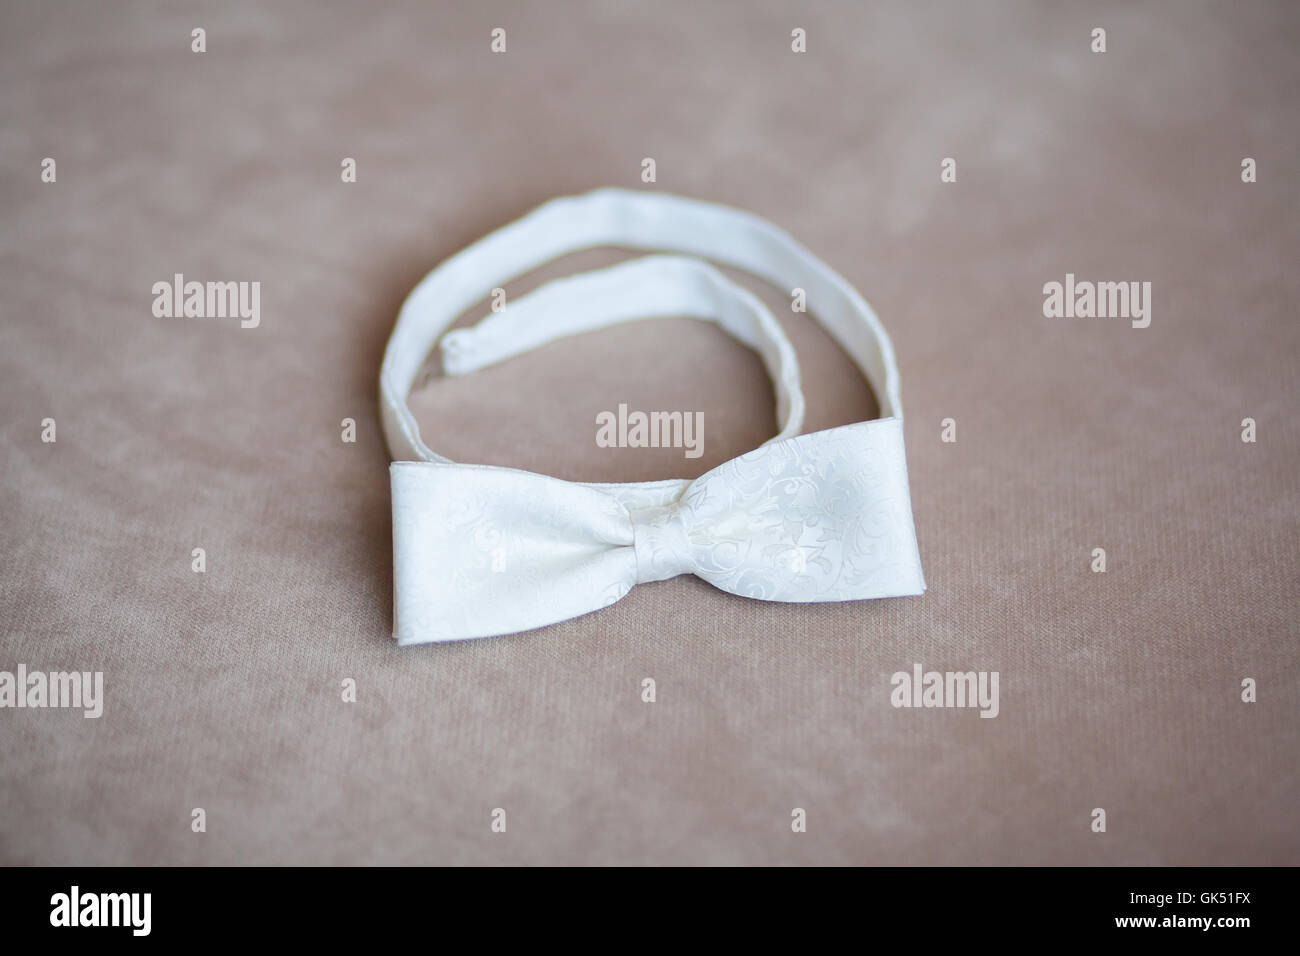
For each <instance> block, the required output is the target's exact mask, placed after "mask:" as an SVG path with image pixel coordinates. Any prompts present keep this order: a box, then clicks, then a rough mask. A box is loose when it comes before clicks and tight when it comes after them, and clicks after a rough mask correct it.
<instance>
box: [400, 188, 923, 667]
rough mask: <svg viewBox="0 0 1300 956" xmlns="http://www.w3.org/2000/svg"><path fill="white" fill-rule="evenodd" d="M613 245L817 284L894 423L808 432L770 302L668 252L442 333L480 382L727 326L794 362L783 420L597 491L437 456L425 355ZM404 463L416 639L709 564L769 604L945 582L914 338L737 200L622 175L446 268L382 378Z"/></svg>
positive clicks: (777, 380)
mask: <svg viewBox="0 0 1300 956" xmlns="http://www.w3.org/2000/svg"><path fill="white" fill-rule="evenodd" d="M597 246H620V247H627V248H635V249H658V250H676V251H678V252H681V253H686V254H687V255H688V256H697V257H701V258H710V259H714V260H716V261H718V262H720V263H723V264H725V265H728V266H731V267H734V268H738V269H741V270H744V271H746V272H750V273H752V274H754V275H757V276H759V277H760V278H763V279H766V280H768V281H769V282H772V283H773V284H775V285H776V286H778V287H779V288H781V290H782V291H784V292H791V291H792V290H794V289H796V288H801V289H803V290H804V291H805V294H806V300H807V304H808V307H809V309H810V311H812V312H813V313H814V315H816V317H817V318H818V319H819V320H820V321H821V323H822V324H823V325H824V326H826V328H827V329H828V330H829V331H830V332H831V333H832V335H834V336H835V338H836V339H837V341H838V342H839V343H840V344H841V345H842V346H843V347H844V349H845V350H846V351H847V352H848V353H849V354H850V355H851V356H852V357H853V359H854V360H855V361H856V362H857V364H858V365H859V367H860V368H861V369H862V371H863V372H864V374H865V375H866V376H867V379H868V381H869V382H870V383H871V384H872V386H873V388H874V389H875V391H876V394H877V397H878V399H879V402H880V406H881V415H882V417H881V418H880V419H877V420H874V421H868V422H859V423H857V424H853V425H845V426H842V427H839V428H832V429H828V430H826V431H821V432H814V433H811V434H805V435H800V434H798V431H799V429H800V427H801V426H802V424H803V412H804V400H803V394H802V392H801V390H800V386H799V370H798V364H797V361H796V358H795V355H794V350H793V348H792V347H791V345H790V342H789V340H788V339H787V338H786V336H785V334H784V332H783V331H782V330H781V327H780V325H779V324H778V323H777V322H776V320H775V319H774V318H773V317H772V315H771V314H770V313H769V312H768V311H767V309H766V307H765V306H763V304H762V303H761V302H760V301H759V300H758V299H757V298H755V297H754V296H753V295H752V294H750V293H749V292H748V291H746V290H745V289H743V288H741V287H740V286H738V285H736V284H735V283H733V282H732V281H731V280H729V279H728V278H726V277H725V276H724V275H723V274H722V273H720V272H718V271H717V270H715V269H713V268H712V267H710V266H709V265H707V264H706V263H704V262H702V261H700V259H699V258H687V257H685V256H676V255H650V256H645V257H643V258H640V259H634V260H631V261H629V262H625V263H622V264H620V265H616V266H613V267H610V268H607V269H598V270H595V271H592V272H586V273H582V274H580V275H577V276H573V277H570V278H565V279H558V280H555V281H553V282H549V283H547V284H545V285H543V286H541V287H539V288H538V289H536V290H535V291H533V292H531V293H530V294H528V295H525V296H522V297H521V298H519V299H516V300H514V301H512V302H511V303H510V304H509V305H508V306H507V307H506V308H505V309H504V310H502V311H500V312H495V313H492V314H490V315H489V316H488V317H487V318H485V319H483V320H482V321H481V322H480V323H479V324H478V325H476V326H474V327H471V328H466V329H457V330H455V331H452V332H448V333H447V334H446V335H444V336H442V340H441V343H440V344H441V347H442V361H443V371H444V373H445V374H448V375H462V374H465V373H468V372H472V371H475V370H477V369H480V368H483V367H485V366H488V365H491V364H493V363H495V362H499V361H502V360H503V359H506V358H508V357H511V356H513V355H517V354H519V353H520V352H523V351H526V350H528V349H530V348H534V347H536V346H538V345H541V344H543V343H545V342H549V341H552V340H554V339H557V338H560V337H562V336H566V335H573V334H576V333H579V332H583V331H588V330H591V329H595V328H599V327H601V326H604V325H609V324H613V323H616V322H625V321H631V320H634V319H640V318H652V317H655V316H664V315H689V316H694V317H697V318H701V319H706V320H709V321H715V322H717V323H718V324H719V325H721V326H722V328H723V329H725V330H726V331H727V332H729V333H730V334H732V335H734V336H736V337H737V338H738V339H740V340H741V341H742V342H744V343H745V344H747V345H749V346H750V347H752V348H754V349H756V350H757V351H758V352H759V353H760V355H761V356H762V358H763V361H764V364H765V365H766V367H767V369H768V371H769V373H770V374H771V375H772V378H773V381H774V384H775V387H776V394H777V417H778V419H779V420H780V421H781V430H780V431H779V432H778V433H777V435H775V436H774V437H773V438H771V439H769V440H768V441H767V442H765V443H764V444H763V445H761V446H760V447H759V448H757V449H755V450H754V451H752V452H749V453H748V454H745V455H741V456H740V457H739V458H736V459H733V460H732V461H729V462H726V463H725V464H723V465H720V466H719V467H717V468H714V469H713V470H712V471H710V472H708V473H706V474H704V475H702V476H701V477H699V478H697V479H695V480H694V481H689V480H685V479H670V480H667V481H652V482H639V483H633V484H592V483H580V482H570V481H562V480H560V479H558V478H550V477H547V476H544V475H538V474H533V473H531V472H526V471H519V470H516V469H513V468H498V467H491V466H485V465H469V464H457V463H455V462H452V461H449V460H447V459H446V458H443V457H441V456H439V455H437V454H434V452H432V451H430V450H429V448H428V447H427V446H425V444H424V443H423V441H421V439H420V433H419V427H418V426H417V424H416V422H415V419H414V417H413V416H412V415H411V412H410V409H409V408H408V407H407V404H406V396H407V394H409V392H410V390H411V386H412V385H413V384H414V382H415V379H416V376H417V375H418V373H419V370H420V367H421V365H422V364H423V362H424V358H425V356H426V355H427V354H428V352H429V351H430V350H431V349H432V347H433V345H434V343H435V342H436V341H437V340H438V337H439V335H440V334H441V333H442V332H443V330H444V329H446V327H447V326H448V325H450V324H451V323H452V322H453V321H455V319H456V317H457V316H458V315H459V314H460V313H462V312H463V311H465V309H467V308H469V307H470V306H471V305H473V304H474V303H475V302H478V301H480V300H481V299H482V298H483V297H484V296H485V295H486V294H487V293H488V291H489V290H491V289H492V288H494V287H497V286H501V285H503V284H504V283H506V282H508V281H509V280H511V279H513V278H515V277H517V276H519V275H521V274H523V273H525V272H528V271H531V270H532V269H534V268H536V267H538V266H540V265H542V264H544V263H546V262H548V261H550V260H551V259H554V258H557V257H558V256H562V255H565V254H567V253H570V252H575V251H578V250H581V249H588V248H593V247H597ZM380 405H381V408H382V413H383V424H384V433H385V436H386V437H387V440H388V446H389V450H390V451H391V453H392V455H393V457H394V459H410V458H414V459H416V460H414V461H411V460H395V461H394V462H393V464H392V466H391V468H390V471H391V480H392V492H393V591H394V614H393V619H394V621H393V623H394V633H395V636H396V638H397V641H398V643H399V644H402V645H406V644H423V643H427V642H430V641H451V640H462V639H465V638H475V637H491V636H494V635H499V634H511V633H515V632H518V631H526V630H530V629H532V628H537V627H542V626H544V625H547V624H553V623H555V622H557V621H563V620H567V619H569V618H572V617H576V616H578V615H580V614H585V613H587V612H589V611H594V610H597V609H598V608H601V607H605V606H607V605H609V604H612V603H614V602H615V601H617V600H618V599H619V598H621V597H623V595H625V594H627V592H628V591H630V590H631V589H632V587H633V586H634V585H636V584H640V583H645V582H648V581H661V580H664V579H666V578H670V577H674V576H676V575H678V574H695V575H698V576H699V577H701V578H703V579H704V580H706V581H708V582H709V583H710V584H713V585H714V586H715V587H718V588H721V589H722V590H724V591H730V592H732V593H733V594H739V595H743V596H746V597H752V598H760V599H763V600H768V601H791V602H809V601H852V600H861V599H866V598H879V597H895V596H902V595H913V594H920V593H922V592H923V591H924V590H925V581H924V578H923V577H922V574H921V561H920V555H919V553H918V551H917V544H916V532H915V530H914V527H913V523H912V507H911V501H910V497H909V493H908V482H907V461H906V457H905V455H904V450H903V418H902V403H901V400H900V397H899V382H898V370H897V367H896V364H895V361H894V353H893V348H892V346H891V345H890V342H889V338H888V336H887V335H886V334H885V331H884V329H883V328H882V327H881V325H880V321H879V320H878V319H877V318H876V316H875V313H874V312H872V310H871V307H870V306H869V305H867V303H866V302H865V301H864V300H863V299H862V297H861V296H860V295H858V293H857V292H856V291H854V289H853V288H852V287H851V286H850V285H849V284H848V283H847V282H845V281H844V279H842V278H841V277H840V276H839V275H837V274H836V273H834V272H832V271H831V270H830V269H829V268H828V267H827V266H826V265H825V264H823V263H822V262H821V261H819V260H818V259H817V258H816V257H815V256H813V255H812V253H810V252H808V251H807V250H806V249H804V248H803V247H802V246H800V245H799V244H798V243H796V242H795V241H794V240H793V239H791V238H790V237H789V236H787V235H786V234H785V233H783V232H782V231H780V230H779V229H777V228H776V227H775V226H773V225H772V224H770V223H768V222H766V221H765V220H762V219H759V218H758V217H756V216H752V215H749V214H748V213H744V212H740V211H738V210H735V209H730V208H727V207H724V206H717V205H712V204H709V203H703V202H699V201H696V200H691V199H683V198H679V197H673V196H665V195H662V194H654V193H634V192H627V191H623V190H616V189H602V190H597V191H595V192H592V193H588V194H586V195H584V196H575V197H568V198H563V199H556V200H552V201H551V202H548V203H546V204H545V205H543V206H541V207H539V208H538V209H536V210H534V211H533V212H532V213H530V214H528V215H527V216H525V217H524V218H522V219H520V220H518V221H517V222H514V223H512V224H510V225H508V226H506V227H504V228H502V229H500V230H498V231H496V232H494V233H492V234H491V235H489V236H487V237H485V238H483V239H481V240H479V241H478V242H476V243H475V244H473V245H472V246H470V247H469V248H467V249H465V250H463V251H462V252H460V253H458V254H456V255H454V256H452V257H451V258H450V259H448V260H447V261H446V262H444V263H443V264H442V265H440V266H438V268H436V269H434V270H433V272H431V273H429V275H428V276H426V277H425V278H424V279H423V280H422V281H421V282H420V284H419V285H418V286H416V288H415V289H414V291H412V293H411V294H410V296H408V298H407V300H406V302H405V303H404V304H403V306H402V310H401V313H400V314H399V315H398V319H397V325H396V327H395V328H394V330H393V334H392V337H391V339H390V340H389V343H388V348H387V350H386V352H385V354H384V364H383V369H382V372H381V374H380Z"/></svg>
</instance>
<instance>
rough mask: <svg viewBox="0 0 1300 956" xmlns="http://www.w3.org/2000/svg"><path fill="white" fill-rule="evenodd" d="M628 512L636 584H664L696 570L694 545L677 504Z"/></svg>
mask: <svg viewBox="0 0 1300 956" xmlns="http://www.w3.org/2000/svg"><path fill="white" fill-rule="evenodd" d="M629 513H630V515H631V517H632V546H633V548H634V549H635V551H636V582H637V584H645V583H647V582H649V581H665V580H667V579H668V578H675V577H677V575H679V574H689V573H690V572H691V571H693V570H694V569H695V558H694V546H693V545H692V544H691V539H690V536H689V535H688V534H687V533H686V522H685V521H683V520H682V514H681V512H680V510H678V508H677V506H676V505H667V506H664V507H659V508H638V509H636V510H633V511H631V512H629Z"/></svg>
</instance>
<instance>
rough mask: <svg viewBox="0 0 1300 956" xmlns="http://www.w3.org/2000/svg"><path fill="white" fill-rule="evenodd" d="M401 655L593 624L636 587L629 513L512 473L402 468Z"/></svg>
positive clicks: (404, 464)
mask: <svg viewBox="0 0 1300 956" xmlns="http://www.w3.org/2000/svg"><path fill="white" fill-rule="evenodd" d="M389 472H390V476H391V481H392V491H393V596H394V600H393V619H394V620H393V630H394V634H395V636H396V637H397V642H398V643H399V644H403V645H406V644H423V643H428V642H431V641H454V640H462V639H465V638H472V637H492V636H495V635H498V634H513V633H516V632H518V631H527V630H531V629H533V628H537V627H542V626H544V625H547V624H553V623H555V622H557V621H564V620H567V619H569V618H572V617H577V616H578V615H580V614H586V613H587V612H589V611H594V610H596V609H598V608H601V607H604V606H606V605H608V604H613V603H614V602H615V601H617V600H618V599H619V598H621V597H623V595H625V594H626V593H627V592H628V591H629V590H631V588H632V586H633V585H634V584H635V583H636V557H635V554H634V552H633V549H632V548H631V545H632V538H633V533H632V523H631V520H630V518H629V516H628V511H627V509H626V508H624V507H623V506H622V505H621V504H620V503H619V502H618V501H617V500H615V499H614V498H612V497H611V496H610V495H607V494H605V493H604V492H601V491H598V490H596V489H594V488H588V487H584V486H583V485H577V484H573V483H572V482H568V481H562V480H560V479H558V478H548V477H546V476H544V475H536V474H532V473H530V472H525V471H515V470H512V469H509V468H493V467H486V466H476V465H455V464H443V463H434V462H414V461H401V462H394V463H393V464H392V465H391V467H390V469H389Z"/></svg>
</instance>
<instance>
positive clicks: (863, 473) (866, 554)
mask: <svg viewBox="0 0 1300 956" xmlns="http://www.w3.org/2000/svg"><path fill="white" fill-rule="evenodd" d="M678 510H679V513H680V514H681V516H682V519H683V521H684V523H685V525H686V527H687V528H688V529H689V531H688V533H689V535H690V539H691V545H692V557H693V562H694V564H695V568H694V571H695V574H697V575H699V576H700V577H701V578H703V579H704V580H706V581H708V582H709V583H710V584H712V585H714V586H715V587H718V588H721V589H722V590H724V591H730V592H731V593H733V594H740V595H743V596H745V597H750V598H758V599H760V600H765V601H800V602H809V601H857V600H863V599H866V598H882V597H900V596H903V595H914V594H921V593H922V592H924V591H925V578H924V577H923V575H922V573H921V558H920V553H919V551H918V549H917V544H916V530H915V528H914V525H913V523H912V502H911V496H910V494H909V491H908V482H907V459H906V457H905V455H904V449H903V421H902V419H901V418H885V419H877V420H875V421H869V422H859V423H858V424H855V425H845V426H843V427H841V428H833V429H830V430H828V431H822V432H814V433H811V434H807V435H800V436H798V437H797V438H792V439H788V440H786V441H782V442H774V443H772V444H769V445H764V446H762V447H761V448H758V449H755V450H754V451H752V452H749V453H748V454H746V455H742V456H741V457H739V458H736V459H734V460H732V461H729V462H726V463H725V464H723V465H720V466H719V467H717V468H715V469H713V470H712V471H710V472H708V473H707V474H705V475H702V476H701V477H699V478H697V479H696V480H695V481H694V482H693V483H692V484H691V486H690V488H688V489H687V491H686V493H685V494H684V495H683V496H682V500H681V502H680V503H679V505H678Z"/></svg>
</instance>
